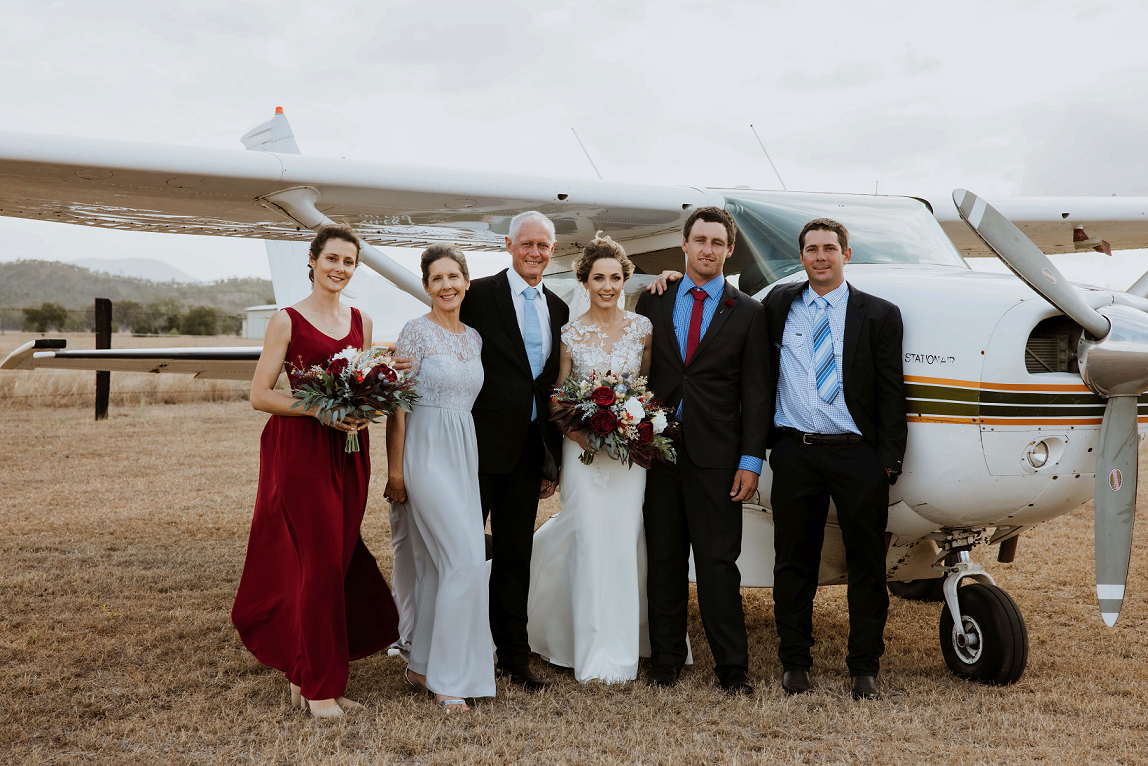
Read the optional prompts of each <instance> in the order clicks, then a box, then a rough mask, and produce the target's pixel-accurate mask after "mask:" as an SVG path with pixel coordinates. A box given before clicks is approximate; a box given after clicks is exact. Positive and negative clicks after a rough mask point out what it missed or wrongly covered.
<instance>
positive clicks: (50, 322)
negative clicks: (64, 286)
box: [21, 302, 68, 332]
mask: <svg viewBox="0 0 1148 766" xmlns="http://www.w3.org/2000/svg"><path fill="white" fill-rule="evenodd" d="M21 329H22V330H24V331H25V332H48V330H54V331H55V332H65V331H67V330H68V310H67V309H66V308H64V307H63V306H61V305H60V304H58V303H50V302H45V303H42V304H41V305H40V308H38V309H34V308H26V309H24V324H23V326H22V327H21Z"/></svg>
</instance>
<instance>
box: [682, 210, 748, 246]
mask: <svg viewBox="0 0 1148 766" xmlns="http://www.w3.org/2000/svg"><path fill="white" fill-rule="evenodd" d="M697 221H705V222H706V223H720V224H721V225H722V226H725V233H726V236H727V237H728V238H729V242H727V243H726V245H727V246H728V247H733V244H734V242H736V241H737V224H736V223H734V220H733V216H732V215H730V214H729V212H728V211H726V209H725V208H720V207H714V206H713V205H710V206H708V207H699V208H698V209H697V210H695V211H694V212H692V213H690V217H689V218H687V219H686V225H685V228H683V229H682V239H689V238H690V230H691V229H693V228H694V223H696V222H697Z"/></svg>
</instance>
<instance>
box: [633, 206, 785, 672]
mask: <svg viewBox="0 0 1148 766" xmlns="http://www.w3.org/2000/svg"><path fill="white" fill-rule="evenodd" d="M736 235H737V226H736V224H735V223H734V221H733V218H732V217H731V216H730V214H729V213H727V212H726V211H725V210H723V209H722V208H718V207H704V208H699V209H698V210H695V211H694V212H693V213H692V214H691V215H690V217H689V218H688V219H686V224H685V229H684V233H683V236H682V249H683V250H684V251H685V255H686V268H685V276H684V277H683V278H682V279H681V280H679V281H677V282H674V283H672V284H671V285H670V286H669V287H668V289H667V290H666V291H665V293H663V294H661V295H655V294H654V293H650V292H644V293H643V294H642V295H641V297H640V298H639V299H638V305H637V312H638V313H639V314H642V315H644V316H646V317H648V318H649V319H650V321H651V322H652V323H653V326H654V340H653V356H652V359H651V365H650V375H649V387H650V390H651V391H653V392H654V393H655V394H657V395H658V396H659V397H661V398H662V399H663V400H664V401H665V402H666V404H668V405H669V406H670V407H672V408H674V410H675V411H676V412H677V415H678V419H679V420H680V421H681V424H682V437H681V440H680V441H679V442H678V443H677V444H676V445H675V447H676V449H677V463H675V464H667V463H661V462H655V463H654V465H653V467H652V468H651V469H650V471H649V473H648V474H647V478H646V501H645V507H644V515H645V528H646V548H647V557H648V564H649V577H648V580H647V590H648V596H647V598H648V607H649V626H650V649H651V658H650V659H651V662H652V664H653V669H652V671H651V674H650V679H649V682H650V683H651V684H652V685H654V686H660V687H666V686H672V685H673V684H674V683H676V682H677V678H678V674H679V673H680V672H681V669H682V666H683V665H684V664H685V661H686V656H687V645H686V606H687V604H688V601H689V571H688V570H689V555H690V548H691V546H692V548H693V553H694V566H695V575H696V581H697V586H698V605H699V607H700V608H701V615H702V624H703V625H704V627H705V631H706V638H707V640H708V641H709V644H710V648H711V649H712V650H713V655H714V664H715V665H716V667H715V672H716V673H717V677H718V681H719V683H720V684H721V686H722V688H724V689H725V690H726V691H727V692H729V693H730V694H749V693H752V692H753V687H752V686H751V685H750V683H749V678H748V675H747V674H748V671H749V650H748V642H747V640H746V632H745V615H744V613H743V611H742V604H741V573H740V572H739V571H738V568H737V558H738V556H739V555H741V533H742V515H741V504H742V501H744V500H748V499H749V498H750V497H751V496H752V495H753V493H754V492H755V491H756V490H757V479H758V475H759V474H760V473H761V465H762V459H763V458H764V457H765V440H766V432H767V430H768V424H769V420H768V417H769V413H768V411H769V402H768V397H767V389H768V381H769V377H770V376H769V354H768V345H767V344H768V341H767V336H766V331H765V312H764V309H763V308H762V306H761V304H760V303H758V302H757V301H755V300H753V299H752V298H750V297H749V296H748V295H746V294H745V293H743V292H741V291H740V290H738V289H737V288H736V287H734V286H733V285H732V284H730V283H729V282H727V281H726V280H725V278H724V277H723V276H722V266H723V265H724V264H725V261H726V259H727V258H728V257H729V256H730V254H731V253H732V252H733V248H734V241H735V237H736Z"/></svg>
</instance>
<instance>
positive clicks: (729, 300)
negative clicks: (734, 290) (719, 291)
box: [725, 298, 734, 309]
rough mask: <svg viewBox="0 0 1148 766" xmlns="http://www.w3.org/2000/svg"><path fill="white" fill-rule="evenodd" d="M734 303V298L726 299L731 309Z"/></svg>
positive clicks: (726, 303)
mask: <svg viewBox="0 0 1148 766" xmlns="http://www.w3.org/2000/svg"><path fill="white" fill-rule="evenodd" d="M733 304H734V299H733V298H726V299H725V305H727V306H729V307H730V308H731V309H732V308H733Z"/></svg>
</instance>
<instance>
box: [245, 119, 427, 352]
mask: <svg viewBox="0 0 1148 766" xmlns="http://www.w3.org/2000/svg"><path fill="white" fill-rule="evenodd" d="M242 141H243V145H244V146H245V147H246V148H247V149H248V150H250V151H254V152H276V153H279V154H300V151H299V145H298V144H296V143H295V134H294V133H293V132H292V131H291V125H290V124H289V123H288V122H287V115H285V114H284V113H283V107H281V106H280V107H276V108H275V116H274V117H272V118H271V119H270V120H268V121H267V122H265V123H263V124H262V125H259V126H257V127H255V128H252V129H251V130H250V131H248V133H247V135H245V136H243V138H242ZM264 244H265V245H266V246H267V264H268V266H269V267H270V268H271V285H272V287H273V288H274V290H275V305H277V306H278V307H279V308H283V307H284V306H290V305H291V304H293V303H298V302H299V301H301V300H303V299H304V298H306V297H307V296H308V295H310V294H311V282H310V280H309V279H307V249H308V248H307V244H306V243H304V242H292V241H289V240H267V241H265V242H264ZM387 249H388V250H391V248H387ZM388 255H390V256H391V257H392V258H393V257H396V254H394V253H388ZM398 257H399V258H400V259H401V260H409V258H406V259H404V258H403V257H402V256H398ZM403 265H404V266H405V267H406V268H408V269H410V270H412V271H414V272H415V273H418V264H417V261H416V262H415V263H413V264H411V263H404V264H403ZM412 265H413V266H414V268H411V266H412ZM343 300H344V302H345V303H347V304H349V305H351V306H355V307H356V308H358V309H360V310H362V311H365V312H366V313H367V314H369V315H370V317H371V318H372V319H373V320H374V332H373V334H374V336H375V338H377V339H378V340H380V341H388V340H391V341H393V340H394V339H395V338H397V337H398V336H399V331H400V330H401V329H402V328H403V325H404V324H405V323H406V322H407V320H409V319H411V318H413V317H416V316H418V315H420V314H422V313H424V312H425V311H426V306H424V305H423V304H422V303H420V302H419V301H417V300H415V299H414V298H412V297H411V296H410V295H408V294H407V293H406V292H404V291H403V290H400V289H399V288H397V287H395V285H394V284H392V283H391V282H390V281H389V280H387V279H384V278H383V277H381V276H379V275H378V274H376V273H375V272H374V271H372V270H371V269H370V268H368V267H367V266H366V264H363V265H360V266H359V267H358V268H357V269H355V275H354V276H353V277H351V281H350V282H349V283H347V287H346V289H345V290H344V291H343Z"/></svg>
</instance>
